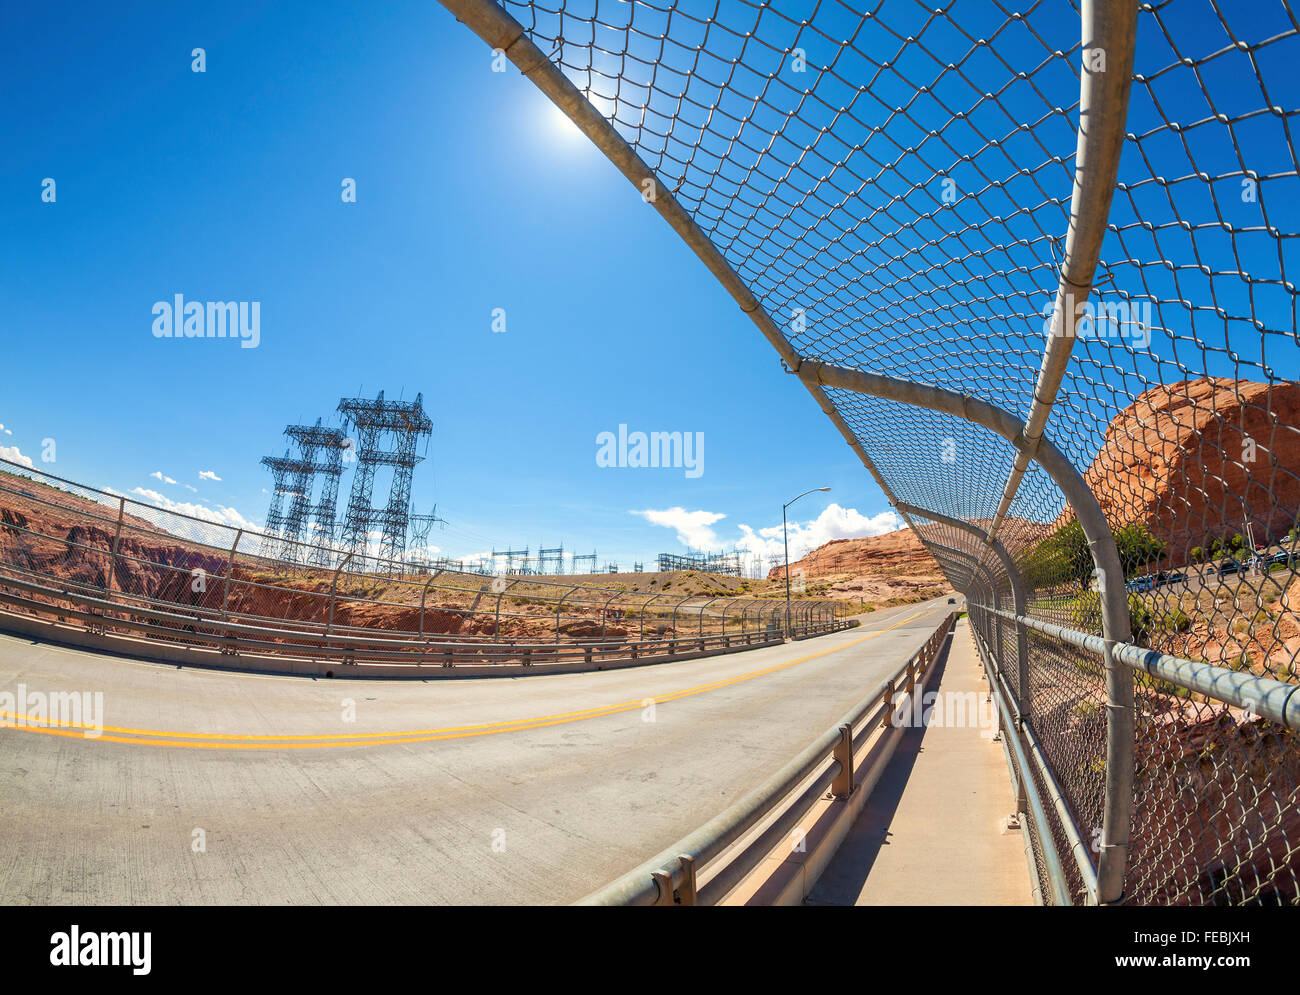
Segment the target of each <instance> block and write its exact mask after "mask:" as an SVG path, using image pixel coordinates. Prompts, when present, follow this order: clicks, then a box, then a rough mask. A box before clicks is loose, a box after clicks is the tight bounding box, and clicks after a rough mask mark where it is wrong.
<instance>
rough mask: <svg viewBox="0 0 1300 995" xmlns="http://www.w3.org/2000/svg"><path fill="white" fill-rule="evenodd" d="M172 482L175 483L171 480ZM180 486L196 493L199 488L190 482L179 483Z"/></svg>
mask: <svg viewBox="0 0 1300 995" xmlns="http://www.w3.org/2000/svg"><path fill="white" fill-rule="evenodd" d="M172 483H173V484H174V483H176V481H174V480H173V481H172ZM181 486H182V487H184V488H185V489H186V490H187V491H190V492H191V493H195V494H197V493H198V490H199V489H198V488H197V487H195V486H193V485H192V484H181Z"/></svg>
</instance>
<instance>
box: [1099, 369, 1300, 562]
mask: <svg viewBox="0 0 1300 995" xmlns="http://www.w3.org/2000/svg"><path fill="white" fill-rule="evenodd" d="M1084 479H1085V480H1087V482H1088V485H1089V486H1090V487H1091V488H1092V490H1093V493H1094V494H1096V495H1097V497H1098V500H1099V501H1100V502H1101V506H1102V510H1103V511H1105V513H1106V517H1107V518H1108V519H1109V520H1110V522H1111V524H1112V525H1119V524H1125V523H1128V522H1135V521H1137V522H1145V523H1146V524H1147V525H1148V526H1149V527H1150V528H1151V531H1152V532H1153V533H1154V534H1155V535H1156V536H1157V537H1158V538H1160V539H1162V540H1164V541H1165V542H1167V543H1168V544H1169V547H1168V554H1169V561H1168V562H1169V563H1170V564H1171V565H1174V566H1180V565H1182V564H1184V563H1186V562H1187V560H1188V552H1189V551H1190V550H1191V549H1192V548H1193V547H1195V546H1207V545H1208V542H1209V540H1210V539H1213V538H1216V537H1217V538H1225V537H1229V536H1231V535H1232V534H1233V533H1236V532H1242V531H1243V529H1244V523H1245V521H1246V520H1247V519H1249V520H1250V521H1252V522H1253V523H1254V527H1255V530H1256V538H1257V539H1258V540H1259V541H1261V542H1263V541H1265V540H1266V539H1268V538H1269V537H1272V538H1274V539H1276V538H1280V537H1281V536H1282V535H1284V534H1285V533H1286V532H1287V530H1288V529H1290V528H1291V526H1292V524H1294V522H1295V516H1296V512H1297V509H1300V383H1296V382H1287V383H1283V384H1277V385H1270V384H1262V383H1252V382H1250V381H1246V380H1228V379H1222V378H1213V379H1212V378H1201V379H1199V380H1185V381H1182V382H1180V383H1176V384H1168V385H1163V386H1158V387H1153V388H1151V389H1150V390H1148V391H1147V392H1146V393H1144V394H1142V395H1140V396H1139V397H1138V398H1137V400H1135V401H1134V402H1133V403H1132V404H1130V405H1129V406H1128V407H1127V408H1125V409H1124V410H1123V411H1122V412H1120V414H1119V416H1118V417H1116V418H1115V420H1114V421H1113V422H1112V423H1111V425H1110V427H1109V428H1108V429H1107V431H1106V438H1105V442H1104V443H1103V445H1102V448H1101V452H1100V453H1098V454H1097V458H1096V459H1095V460H1094V461H1093V463H1092V466H1090V467H1089V468H1088V470H1087V472H1086V473H1085V474H1084Z"/></svg>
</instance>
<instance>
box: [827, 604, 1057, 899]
mask: <svg viewBox="0 0 1300 995" xmlns="http://www.w3.org/2000/svg"><path fill="white" fill-rule="evenodd" d="M987 687H988V685H987V684H986V683H985V681H984V678H983V670H982V668H981V667H980V663H979V657H978V655H977V654H976V652H975V646H974V643H973V642H972V641H971V633H970V627H969V625H968V624H967V620H966V619H965V618H963V619H961V620H960V621H958V623H957V627H956V629H955V630H954V632H953V636H952V640H951V642H950V644H949V650H948V653H947V654H946V655H945V656H943V657H941V658H940V660H939V662H938V663H937V664H936V672H935V674H934V675H933V676H932V677H931V680H930V682H929V684H928V685H927V690H928V691H935V690H937V691H938V692H939V697H938V698H937V699H936V709H935V712H936V714H937V715H940V716H943V717H947V716H948V715H960V716H964V717H965V720H964V721H962V722H961V723H960V724H954V725H946V724H941V720H940V719H939V718H935V719H932V721H931V722H930V724H929V725H928V727H917V728H909V729H906V730H905V731H904V733H903V737H902V739H901V740H900V742H899V744H898V749H897V751H896V752H895V754H894V756H893V758H892V759H891V760H890V762H889V766H888V767H887V768H886V769H885V771H884V773H883V774H882V775H881V778H880V781H879V782H878V783H877V785H876V788H875V790H874V791H873V792H872V793H871V797H870V798H869V799H867V803H866V806H865V807H864V808H863V810H862V812H861V814H860V815H859V816H858V818H857V820H856V821H855V822H854V824H853V826H852V828H851V829H850V830H849V833H848V835H847V836H846V837H845V839H844V842H843V843H842V844H841V846H840V848H839V850H838V851H837V852H836V854H835V856H834V857H833V858H832V860H831V862H830V864H829V866H828V867H827V868H826V870H825V871H824V872H823V873H822V875H821V878H820V879H819V880H818V882H817V884H816V886H815V887H814V888H813V891H812V894H811V895H810V896H809V897H808V899H807V902H806V904H808V905H1029V904H1032V896H1031V889H1030V881H1029V868H1028V866H1027V865H1026V862H1025V850H1024V841H1023V838H1022V837H1021V834H1020V830H1019V829H1018V828H1016V827H1015V826H1014V825H1011V826H1008V825H1007V817H1008V816H1009V815H1011V813H1012V812H1014V810H1015V794H1014V792H1013V791H1012V787H1011V782H1010V777H1009V775H1008V773H1007V765H1006V761H1005V760H1004V759H1003V751H1002V745H1001V743H1000V742H998V741H996V740H994V739H992V738H991V737H992V735H993V733H994V731H996V723H994V724H993V725H992V728H989V727H987V720H988V719H989V716H990V715H991V709H992V705H991V704H990V703H986V701H985V699H986V698H987V693H986V692H987ZM957 696H961V697H957ZM949 703H951V704H952V706H953V707H951V708H949V707H946V706H948V705H949ZM975 703H978V709H977V710H974V715H973V716H972V714H971V713H972V705H974V704H975ZM977 717H982V718H983V719H985V720H986V722H985V723H984V724H985V726H986V727H985V728H980V725H979V724H976V723H975V722H974V721H972V719H973V718H977Z"/></svg>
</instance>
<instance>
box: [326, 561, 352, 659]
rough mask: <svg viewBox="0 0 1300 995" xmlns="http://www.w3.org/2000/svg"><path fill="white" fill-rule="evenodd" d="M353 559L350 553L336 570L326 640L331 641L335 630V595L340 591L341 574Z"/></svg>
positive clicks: (331, 589) (331, 592)
mask: <svg viewBox="0 0 1300 995" xmlns="http://www.w3.org/2000/svg"><path fill="white" fill-rule="evenodd" d="M351 559H352V554H351V553H348V555H347V556H345V557H343V559H342V560H341V561H339V565H338V566H337V567H335V568H334V579H333V580H332V581H330V617H329V622H327V623H326V625H325V638H326V639H329V635H330V631H331V630H332V629H333V628H334V600H335V593H336V591H337V590H338V586H339V574H340V573H341V572H342V571H343V568H344V567H346V566H347V565H348V563H349V562H350V561H351Z"/></svg>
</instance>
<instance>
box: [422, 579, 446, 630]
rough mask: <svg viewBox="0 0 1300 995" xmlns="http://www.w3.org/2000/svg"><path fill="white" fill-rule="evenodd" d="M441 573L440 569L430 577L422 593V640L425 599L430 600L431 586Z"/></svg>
mask: <svg viewBox="0 0 1300 995" xmlns="http://www.w3.org/2000/svg"><path fill="white" fill-rule="evenodd" d="M441 573H442V568H441V567H439V568H438V569H437V570H435V571H434V572H433V573H432V574H431V575H430V577H429V579H428V580H426V581H425V582H424V590H422V591H421V592H420V638H421V639H423V638H424V605H425V599H426V598H428V596H429V588H430V586H432V584H433V582H434V581H435V580H437V579H438V575H439V574H441Z"/></svg>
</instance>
